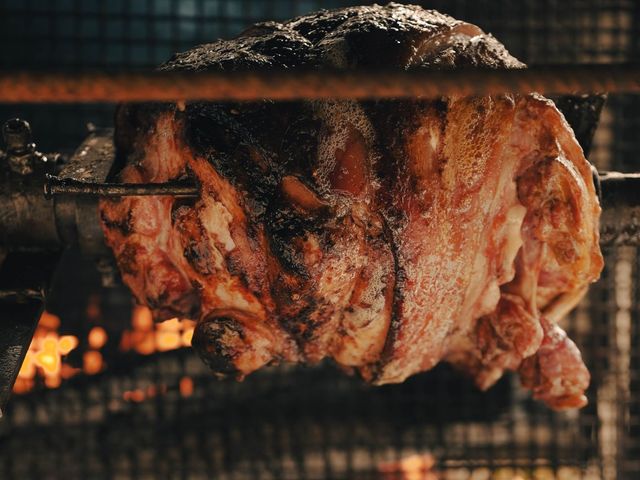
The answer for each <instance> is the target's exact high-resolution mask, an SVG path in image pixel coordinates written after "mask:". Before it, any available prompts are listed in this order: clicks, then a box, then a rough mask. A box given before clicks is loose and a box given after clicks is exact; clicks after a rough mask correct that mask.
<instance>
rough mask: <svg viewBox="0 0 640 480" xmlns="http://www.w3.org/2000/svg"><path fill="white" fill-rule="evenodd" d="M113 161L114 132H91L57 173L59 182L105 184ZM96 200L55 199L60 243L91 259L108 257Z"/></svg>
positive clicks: (108, 129)
mask: <svg viewBox="0 0 640 480" xmlns="http://www.w3.org/2000/svg"><path fill="white" fill-rule="evenodd" d="M114 159H115V147H114V143H113V129H111V128H105V129H94V130H92V131H91V132H90V133H89V136H88V137H87V138H86V139H85V140H84V142H82V144H81V145H80V147H78V149H77V150H76V151H75V153H74V154H73V156H72V157H71V159H70V160H69V162H68V163H67V164H65V165H64V166H63V167H62V170H61V171H60V172H59V173H58V178H59V179H61V180H62V181H64V180H65V179H69V180H72V181H77V182H88V183H94V182H97V183H102V182H105V181H106V180H107V177H108V175H109V172H110V170H111V167H112V166H113V162H114ZM98 201H99V198H98V197H95V196H76V195H58V196H56V197H55V213H56V225H57V227H58V233H59V235H60V236H61V239H62V241H63V243H66V244H70V243H76V242H77V243H78V244H79V246H80V249H81V250H82V251H83V252H87V253H89V254H90V255H92V256H101V255H105V256H106V255H109V252H108V251H107V249H106V247H105V244H104V237H103V233H102V229H101V228H100V223H99V222H98V221H97V219H98V218H99V212H98Z"/></svg>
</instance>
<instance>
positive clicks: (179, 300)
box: [100, 4, 603, 408]
mask: <svg viewBox="0 0 640 480" xmlns="http://www.w3.org/2000/svg"><path fill="white" fill-rule="evenodd" d="M453 68H455V69H473V68H524V65H523V64H522V63H520V62H519V61H518V60H516V59H515V58H513V57H512V56H511V55H510V54H509V53H508V52H507V51H506V50H505V48H504V47H503V46H502V45H501V44H500V43H499V42H497V41H496V40H495V39H494V38H493V37H492V36H490V35H487V34H485V33H484V32H482V31H481V30H480V29H479V28H478V27H476V26H474V25H470V24H468V23H464V22H461V21H458V20H455V19H453V18H451V17H448V16H446V15H442V14H439V13H438V12H435V11H428V10H424V9H422V8H420V7H415V6H406V5H398V4H389V5H387V6H377V5H374V6H368V7H353V8H346V9H340V10H332V11H322V12H319V13H316V14H312V15H308V16H304V17H299V18H296V19H293V20H290V21H287V22H284V23H275V22H270V23H264V24H260V25H256V26H254V27H252V28H250V29H248V30H247V31H245V32H244V33H243V34H241V35H240V36H239V37H237V38H235V39H232V40H219V41H217V42H215V43H211V44H207V45H201V46H198V47H196V48H194V49H193V50H190V51H188V52H185V53H181V54H177V55H176V56H174V58H173V59H171V60H170V61H169V62H168V63H166V64H165V65H163V66H162V67H161V69H162V70H171V71H181V70H190V71H264V70H283V69H286V70H288V71H295V69H299V70H300V71H302V70H304V71H308V70H322V69H387V70H388V69H399V70H406V69H409V70H413V69H426V70H434V69H453ZM116 147H117V158H118V161H119V162H120V164H121V166H122V168H121V170H120V171H119V174H118V175H119V176H118V180H119V181H121V182H129V183H138V182H142V183H146V182H167V181H171V180H176V179H182V178H186V177H189V178H192V179H194V180H195V181H197V183H198V184H199V185H200V188H201V193H200V196H199V198H195V199H189V200H187V199H179V198H173V197H170V196H157V197H124V198H122V199H118V200H103V201H102V203H101V207H100V208H101V216H102V222H103V226H104V231H105V234H106V239H107V243H108V245H109V246H110V247H111V248H112V249H113V252H114V254H115V257H116V259H117V262H118V266H119V269H120V271H121V273H122V278H123V280H124V282H125V283H126V284H127V285H128V286H129V287H130V289H131V291H132V292H133V295H134V296H135V298H136V299H137V301H138V302H139V303H141V304H144V305H147V306H149V308H151V310H152V312H153V314H154V316H155V318H156V320H158V321H161V320H164V319H167V318H171V317H176V316H177V317H183V318H191V319H194V320H196V321H197V327H196V331H195V334H194V338H193V345H194V347H195V348H196V349H197V350H198V352H199V354H200V355H201V357H202V358H203V359H204V361H205V362H206V363H207V364H208V365H209V366H210V367H211V368H212V370H213V371H214V372H215V373H216V374H219V375H233V376H236V377H238V378H242V377H243V376H245V375H247V374H248V373H250V372H253V371H255V370H256V369H259V368H260V367H262V366H265V365H267V364H272V363H277V362H309V363H315V362H319V361H320V360H322V359H323V358H327V357H328V358H332V359H334V360H335V362H337V363H338V364H340V365H341V366H343V367H345V368H350V369H353V370H356V371H358V372H359V373H360V374H361V375H362V377H363V378H364V379H366V380H367V381H370V382H372V383H375V384H385V383H395V382H402V381H403V380H405V379H406V378H407V377H408V376H410V375H413V374H415V373H417V372H421V371H424V370H428V369H430V368H432V367H433V366H435V365H436V364H437V363H438V362H440V361H446V362H449V363H451V364H453V365H454V366H456V367H457V368H459V369H460V370H462V371H464V372H466V373H467V374H468V375H470V376H471V377H472V378H473V379H474V380H475V382H476V384H477V385H478V386H479V387H480V388H483V389H486V388H488V387H489V386H491V385H492V384H493V383H495V382H496V381H497V380H498V379H499V378H500V376H501V375H502V374H503V372H504V371H505V370H514V371H518V372H519V373H520V376H521V378H522V383H523V385H524V386H525V387H526V388H529V389H531V390H532V391H533V395H534V396H535V397H536V398H538V399H540V400H542V401H544V402H546V403H547V404H548V405H549V406H551V407H553V408H570V407H580V406H583V405H584V404H585V403H586V397H585V395H584V392H585V390H586V388H587V387H588V384H589V372H588V370H587V368H586V367H585V365H584V363H583V361H582V358H581V356H580V352H579V351H578V349H577V347H576V346H575V344H574V343H573V342H572V341H571V340H570V339H569V338H568V337H567V336H566V334H565V332H564V331H563V330H562V329H561V328H560V326H558V322H559V321H560V320H561V319H562V318H563V317H564V316H565V315H566V314H567V313H568V312H569V311H570V310H571V309H572V308H573V307H574V306H575V305H576V304H577V302H578V301H579V300H580V299H581V298H582V296H583V295H584V294H585V292H586V290H587V287H588V285H589V283H591V282H593V281H595V280H596V279H597V278H598V276H599V274H600V271H601V269H602V266H603V261H602V256H601V254H600V250H599V244H598V220H599V215H600V207H599V205H598V199H597V196H596V192H595V189H594V185H593V179H592V176H591V169H590V166H589V164H588V162H587V161H586V160H585V158H584V155H583V152H582V149H581V148H580V146H579V144H578V143H577V141H576V139H575V137H574V134H573V132H572V130H571V128H570V127H569V125H568V124H567V122H566V121H565V119H564V118H563V116H562V114H561V113H560V112H559V111H558V110H557V109H556V107H555V105H554V104H553V102H552V101H550V100H548V99H546V98H544V97H542V96H540V95H536V94H530V95H493V96H484V97H442V98H439V99H412V100H384V101H296V102H273V101H267V100H264V101H255V102H244V103H243V102H235V103H212V102H187V103H162V104H127V105H123V106H121V107H120V108H119V110H118V113H117V116H116Z"/></svg>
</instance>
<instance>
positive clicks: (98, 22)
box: [0, 0, 640, 480]
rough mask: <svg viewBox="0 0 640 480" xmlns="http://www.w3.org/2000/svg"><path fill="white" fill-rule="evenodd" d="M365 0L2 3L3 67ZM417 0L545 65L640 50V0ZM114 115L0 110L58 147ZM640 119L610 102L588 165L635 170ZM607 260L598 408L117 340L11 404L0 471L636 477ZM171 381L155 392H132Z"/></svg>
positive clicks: (623, 325)
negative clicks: (149, 352)
mask: <svg viewBox="0 0 640 480" xmlns="http://www.w3.org/2000/svg"><path fill="white" fill-rule="evenodd" d="M355 3H358V2H350V1H343V0H331V1H322V2H320V1H295V0H273V1H264V0H238V1H234V0H190V1H189V0H181V1H177V0H146V1H144V0H140V1H135V2H128V1H125V0H118V1H109V2H104V1H98V0H82V1H81V0H49V1H44V0H42V1H40V0H22V1H17V0H16V1H10V0H0V42H1V44H2V45H3V55H2V59H1V60H0V62H2V63H1V64H0V67H1V68H3V69H7V70H18V69H20V70H24V69H28V70H45V69H62V70H70V71H80V70H83V69H93V68H99V69H111V70H136V69H145V68H150V67H153V66H155V65H157V64H158V63H160V62H162V61H164V60H166V59H167V58H169V57H170V56H171V54H172V53H174V52H176V51H180V50H184V49H187V48H189V47H191V46H193V45H195V44H198V43H204V42H208V41H212V40H214V39H216V38H218V37H227V36H231V35H234V34H236V33H238V32H239V31H241V30H242V29H243V28H244V27H245V26H247V25H248V24H250V23H253V22H255V21H261V20H270V19H283V18H288V17H291V16H295V15H298V14H303V13H306V12H309V11H313V10H315V9H318V8H320V7H325V8H329V7H339V6H346V5H351V4H355ZM360 3H366V2H360ZM412 3H420V4H422V5H424V6H426V7H429V8H435V9H438V10H440V11H442V12H445V13H449V14H451V15H453V16H454V17H456V18H460V19H463V20H467V21H470V22H472V23H475V24H477V25H479V26H480V27H482V28H483V29H484V30H485V31H489V32H491V33H493V34H494V36H496V37H497V38H498V39H499V40H500V41H502V42H503V43H504V44H505V45H506V46H507V48H508V49H509V50H510V51H511V52H512V53H513V54H514V55H515V56H516V57H518V58H520V59H521V60H523V61H525V62H527V63H529V64H549V63H555V64H567V63H585V62H592V63H603V62H604V63H607V62H622V61H625V62H631V61H636V62H637V61H639V60H640V31H639V30H640V4H638V3H637V2H634V1H623V0H605V1H596V0H570V1H564V2H561V1H559V0H544V1H535V0H531V1H528V0H525V1H511V0H498V1H476V0H454V1H445V0H435V1H422V2H418V1H414V2H412ZM112 111H113V106H112V105H64V106H62V105H46V106H32V105H29V106H27V105H11V106H9V105H0V116H1V117H5V118H9V117H12V116H21V117H24V118H26V119H27V120H29V121H30V122H31V124H32V126H33V130H34V136H35V140H36V141H37V142H38V143H39V146H40V148H41V149H43V150H47V151H51V150H57V151H60V150H62V151H71V150H73V149H74V148H75V147H76V146H77V145H78V143H79V142H80V141H81V140H82V138H83V136H84V132H85V130H84V128H85V127H84V125H85V124H86V123H87V122H93V123H96V124H99V125H110V124H111V122H112V120H111V115H112ZM639 131H640V98H638V97H633V96H616V97H612V98H610V99H609V101H608V105H607V107H606V109H605V111H604V112H603V115H602V119H601V123H600V127H599V130H598V132H597V135H596V139H595V144H594V147H593V151H592V155H591V160H592V161H593V162H594V163H595V164H596V165H597V166H598V167H600V168H603V169H618V170H623V171H637V170H639V169H640V164H639V163H638V162H637V160H636V159H638V158H640V136H639V135H638V133H637V132H639ZM606 260H607V264H606V268H605V271H604V272H603V276H602V280H601V281H600V282H599V283H598V284H596V285H594V287H593V288H592V289H591V292H590V295H589V298H588V299H587V300H586V301H585V302H583V304H582V305H581V306H580V307H579V308H578V309H577V311H576V312H575V313H574V314H573V315H572V316H571V318H570V319H569V320H568V322H567V323H568V331H569V333H570V335H571V337H572V338H573V339H575V341H576V343H577V344H578V345H579V347H580V348H581V351H582V352H583V355H584V357H585V360H586V363H587V365H588V366H589V368H590V371H591V373H592V377H593V379H592V384H591V387H590V389H589V392H588V396H589V399H590V404H589V405H588V406H587V407H586V408H584V409H582V410H580V411H579V412H569V413H554V412H551V411H549V410H548V409H547V408H546V407H544V406H542V405H540V404H538V403H537V402H534V401H532V400H531V399H530V398H529V396H528V395H527V394H526V393H524V392H523V391H522V390H521V389H520V388H519V386H518V385H517V383H518V380H517V378H515V377H510V376H507V377H506V378H504V379H503V380H502V381H500V382H499V384H498V385H496V386H495V387H494V388H493V389H491V390H490V391H489V392H487V393H480V392H477V391H476V390H475V389H474V388H473V387H471V386H470V385H469V384H468V382H467V381H466V380H464V379H461V378H459V376H458V375H457V374H455V373H454V372H452V371H451V370H450V369H448V368H447V367H446V366H441V367H438V368H437V369H435V370H434V371H432V372H428V373H426V374H423V375H419V376H417V377H415V378H412V379H410V380H409V381H407V382H406V383H404V384H402V385H396V386H385V387H381V388H373V387H369V386H367V385H365V384H363V383H362V382H361V381H359V380H358V379H356V378H353V377H348V376H344V375H342V374H341V373H340V372H337V371H336V369H335V368H334V367H332V366H331V365H323V366H320V367H317V368H304V367H296V368H286V367H285V368H283V367H280V368H273V369H270V370H268V371H265V372H260V373H257V374H255V375H253V376H250V377H249V378H247V379H246V380H245V381H244V382H243V383H235V382H231V381H228V382H227V381H225V382H218V381H216V380H214V379H213V378H211V376H210V375H209V373H208V371H207V370H206V368H205V367H204V366H202V365H201V364H200V362H199V360H198V359H197V358H196V357H195V356H194V354H193V353H192V352H190V351H188V350H180V351H176V352H170V353H164V354H157V355H154V356H151V357H144V358H143V357H140V356H137V355H133V354H123V353H119V352H117V351H116V350H112V351H105V354H108V356H107V357H106V358H107V364H108V368H107V370H106V371H105V372H104V373H102V374H100V375H97V376H92V377H76V378H74V379H72V380H69V381H68V382H65V383H63V385H62V386H61V387H60V388H58V389H55V390H48V391H46V390H45V389H37V390H36V391H34V392H32V393H29V394H27V395H23V396H18V397H16V398H14V400H13V402H12V404H11V406H10V407H11V408H10V410H9V411H8V413H7V416H6V418H5V419H3V420H2V422H0V477H2V478H67V479H71V478H123V479H125V478H318V479H320V478H349V479H354V478H379V477H380V473H379V465H380V464H381V463H384V462H389V461H392V460H397V459H400V458H403V457H406V456H407V455H411V454H415V453H424V452H431V453H432V454H433V455H434V456H435V458H436V459H437V460H438V464H437V469H438V470H439V471H440V475H441V476H442V477H443V478H455V479H458V478H459V479H474V480H475V479H484V478H514V476H515V475H516V474H519V475H521V476H522V478H554V477H557V478H585V479H587V478H588V479H600V478H606V479H614V478H619V479H633V478H638V477H639V476H640V461H639V460H638V458H640V383H639V382H640V354H639V353H638V345H640V330H639V314H640V311H639V309H638V301H637V299H638V296H639V294H640V292H639V291H638V289H639V288H640V282H638V281H637V278H638V273H639V270H640V269H639V265H638V258H637V255H636V251H635V249H633V248H624V249H611V250H609V251H607V252H606ZM83 268H84V267H83ZM87 275H89V274H87ZM88 284H91V282H90V281H88ZM90 293H93V294H95V293H98V294H100V295H101V298H102V299H103V301H104V302H107V301H112V300H113V295H114V294H113V293H112V294H109V295H111V297H109V296H108V295H107V294H106V293H105V292H101V291H98V290H97V287H95V291H94V292H88V291H87V292H84V293H83V294H77V295H76V297H77V298H75V300H74V302H75V303H76V304H77V305H80V307H79V310H78V312H84V307H85V305H84V304H82V302H85V301H86V299H87V298H88V295H89V294H90ZM116 297H117V295H116ZM109 298H110V299H111V300H109ZM116 300H117V302H120V304H122V302H125V304H124V307H123V306H122V305H120V307H118V308H115V309H113V310H112V311H111V313H110V315H111V316H119V318H120V319H121V321H123V322H125V323H126V322H127V321H128V315H129V310H128V309H129V305H128V304H127V303H126V302H128V297H126V294H121V296H119V297H117V298H116ZM117 302H116V303H117ZM72 303H73V302H72ZM61 308H62V307H61ZM70 308H71V306H69V305H66V306H64V308H62V309H63V310H64V309H66V311H69V309H70ZM105 311H108V309H104V308H103V312H105ZM62 316H63V327H64V322H65V316H64V315H62ZM71 316H74V318H76V319H77V318H80V317H81V316H82V315H81V313H77V312H76V313H75V314H74V315H69V317H71ZM95 321H96V322H98V323H99V322H105V321H106V319H105V318H98V319H96V320H95ZM68 328H70V327H68ZM74 328H77V324H75V326H74ZM109 352H110V353H109ZM78 355H80V353H78ZM184 377H189V378H191V379H192V380H193V384H194V388H193V394H192V395H190V396H188V397H185V396H183V395H181V393H180V390H179V384H180V381H181V379H182V378H184ZM159 386H164V387H163V388H164V389H163V390H162V392H161V394H154V395H148V396H147V397H146V399H145V400H144V401H140V402H137V401H131V399H130V398H129V399H126V395H125V394H126V393H127V392H132V391H137V390H142V391H146V392H148V391H149V388H151V387H153V388H159Z"/></svg>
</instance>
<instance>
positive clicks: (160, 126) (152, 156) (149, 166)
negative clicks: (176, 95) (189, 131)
mask: <svg viewBox="0 0 640 480" xmlns="http://www.w3.org/2000/svg"><path fill="white" fill-rule="evenodd" d="M177 131H180V129H179V128H177V126H176V123H175V121H174V119H173V116H172V115H171V114H169V113H167V114H164V115H161V116H160V117H159V118H158V120H157V122H156V124H155V129H154V131H153V133H151V135H150V138H149V139H148V140H147V141H146V142H145V152H144V153H145V158H144V161H143V164H144V168H145V170H146V172H147V173H148V174H149V178H147V179H146V180H147V181H149V182H166V181H168V180H171V179H173V178H176V177H178V176H179V175H181V174H182V173H183V172H184V169H185V167H186V156H185V155H184V152H183V151H181V149H180V148H179V147H178V144H177V142H176V132H177Z"/></svg>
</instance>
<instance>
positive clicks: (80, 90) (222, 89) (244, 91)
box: [0, 64, 640, 103]
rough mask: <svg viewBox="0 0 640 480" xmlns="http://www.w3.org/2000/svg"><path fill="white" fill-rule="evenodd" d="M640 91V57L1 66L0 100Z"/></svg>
mask: <svg viewBox="0 0 640 480" xmlns="http://www.w3.org/2000/svg"><path fill="white" fill-rule="evenodd" d="M528 92H540V93H547V94H568V93H572V94H576V93H600V92H610V93H640V65H633V64H612V65H574V66H567V65H563V66H560V65H558V66H544V67H543V66H540V67H532V68H528V69H522V70H486V69H473V70H471V69H458V70H451V71H425V70H413V71H398V70H396V71H271V72H147V73H108V72H93V73H91V72H85V73H42V72H40V73H34V72H23V73H11V72H2V73H0V102H9V103H42V102H55V103H68V102H108V103H111V102H120V101H129V102H134V101H188V100H218V101H223V100H257V99H263V98H269V99H273V100H296V99H323V98H334V99H347V98H350V99H367V98H407V97H422V98H436V97H439V96H442V95H489V94H497V93H528Z"/></svg>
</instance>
